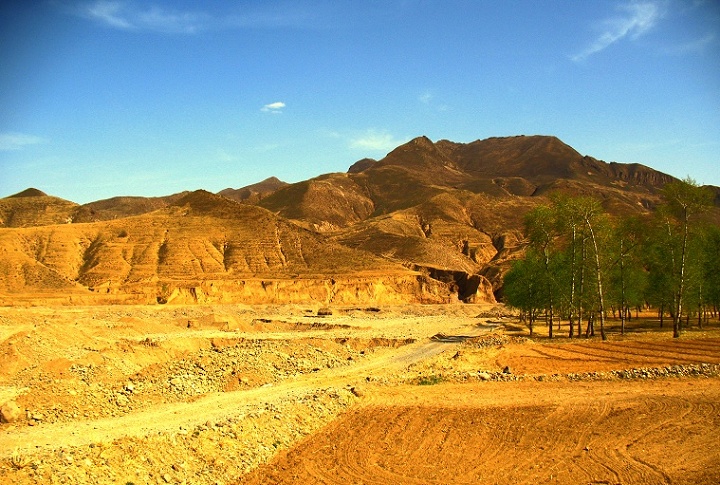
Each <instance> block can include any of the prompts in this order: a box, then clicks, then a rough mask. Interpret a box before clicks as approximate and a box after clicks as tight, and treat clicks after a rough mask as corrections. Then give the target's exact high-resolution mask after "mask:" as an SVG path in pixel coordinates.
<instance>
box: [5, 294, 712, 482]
mask: <svg viewBox="0 0 720 485" xmlns="http://www.w3.org/2000/svg"><path fill="white" fill-rule="evenodd" d="M502 312H503V310H502V308H499V307H498V308H493V307H490V306H481V305H446V306H420V305H418V306H407V307H383V308H333V309H332V315H327V316H321V315H319V314H318V308H317V307H303V306H262V307H257V306H256V307H250V306H241V305H216V306H197V305H196V306H171V305H166V306H161V305H155V306H107V307H97V306H95V307H32V308H17V307H15V308H0V406H2V405H5V406H4V408H3V409H8V406H9V405H16V406H17V408H19V410H20V416H19V418H18V419H17V421H16V422H13V423H5V424H0V483H14V484H30V483H67V484H75V483H77V484H85V483H88V484H89V483H93V484H105V483H112V484H121V485H128V484H130V483H132V484H138V485H139V484H141V483H159V484H164V483H186V484H196V483H197V484H206V483H207V484H217V483H219V484H226V483H228V484H229V483H233V484H235V483H248V484H250V483H253V484H255V483H328V484H330V483H333V484H334V483H342V484H352V483H357V484H370V483H373V484H427V483H438V484H446V483H492V484H494V483H498V484H511V483H512V484H516V483H517V484H520V483H527V484H530V483H560V484H578V483H580V484H583V483H590V484H601V483H602V484H619V483H622V484H631V483H632V484H635V483H647V484H656V483H673V484H705V483H707V484H717V483H720V447H718V443H720V377H719V374H720V325H718V322H717V321H713V322H710V323H709V324H708V325H706V326H705V329H703V330H698V329H692V330H689V331H687V332H686V333H685V334H684V335H683V337H682V338H681V339H675V340H673V339H672V338H671V333H670V332H669V330H668V329H667V328H666V329H663V330H660V329H658V328H657V322H654V321H637V320H636V321H634V322H631V323H630V326H629V329H628V332H627V334H626V335H624V336H621V335H619V334H618V333H617V331H616V329H615V328H611V329H610V332H609V334H610V340H609V341H607V342H602V341H600V340H599V338H591V339H589V340H586V339H584V338H583V339H573V340H572V341H569V340H568V339H567V338H565V337H564V335H565V332H566V330H565V329H563V331H562V334H563V337H560V338H557V339H554V340H553V341H549V340H548V339H547V338H546V337H544V336H542V335H540V336H537V337H535V338H534V339H532V340H531V339H528V338H527V334H526V332H525V331H524V329H523V328H522V327H521V326H519V325H518V324H517V323H516V322H514V320H513V319H512V318H510V317H507V316H505V317H502V316H501V313H502ZM612 324H613V323H612V322H611V325H612Z"/></svg>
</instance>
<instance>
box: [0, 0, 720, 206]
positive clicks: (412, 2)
mask: <svg viewBox="0 0 720 485" xmlns="http://www.w3.org/2000/svg"><path fill="white" fill-rule="evenodd" d="M719 4H720V2H717V1H715V0H707V1H693V0H636V1H631V0H620V1H612V0H603V1H600V0H587V1H585V0H582V1H581V0H577V1H576V0H573V1H567V0H549V1H529V0H527V1H523V0H508V1H494V0H493V1H490V0H475V1H471V0H435V1H423V0H383V1H379V0H378V1H372V0H367V1H360V0H357V1H349V0H312V1H310V0H297V1H274V0H262V1H261V0H245V1H243V0H239V1H221V0H215V1H205V2H193V1H165V0H158V1H135V0H112V1H111V0H91V1H72V0H52V1H45V2H4V3H3V4H2V6H0V66H2V68H0V197H4V196H7V195H11V194H13V193H16V192H19V191H21V190H23V189H25V188H27V187H31V186H32V187H36V188H39V189H41V190H43V191H45V192H47V193H49V194H52V195H56V196H58V197H62V198H65V199H69V200H73V201H75V202H79V203H85V202H90V201H93V200H99V199H104V198H108V197H112V196H116V195H144V196H160V195H168V194H172V193H176V192H179V191H182V190H194V189H198V188H204V189H207V190H210V191H213V192H216V191H219V190H222V189H224V188H226V187H233V188H238V187H242V186H244V185H248V184H251V183H255V182H258V181H260V180H262V179H265V178H267V177H270V176H277V177H279V178H280V179H282V180H285V181H288V182H296V181H299V180H304V179H307V178H310V177H313V176H316V175H320V174H322V173H327V172H340V171H345V170H346V169H347V167H349V166H350V165H351V164H352V163H353V162H355V161H356V160H358V159H360V158H364V157H373V158H377V159H379V158H382V157H383V156H384V155H385V154H386V153H387V152H388V151H390V150H392V149H393V148H394V147H396V146H397V145H399V144H401V143H403V142H405V141H407V140H409V139H411V138H414V137H416V136H420V135H426V136H428V137H430V138H431V139H432V140H439V139H449V140H452V141H457V142H470V141H473V140H476V139H482V138H487V137H491V136H511V135H518V134H544V135H555V136H558V137H559V138H560V139H561V140H563V141H564V142H565V143H567V144H569V145H571V146H572V147H574V148H575V149H576V150H578V151H579V152H580V153H582V154H583V155H591V156H594V157H596V158H599V159H602V160H606V161H618V162H626V163H630V162H637V163H642V164H645V165H648V166H651V167H653V168H656V169H658V170H661V171H663V172H666V173H670V174H671V175H674V176H677V177H685V176H690V177H692V178H694V179H696V180H697V181H698V182H700V183H703V184H713V185H718V186H720V169H719V168H720V5H719Z"/></svg>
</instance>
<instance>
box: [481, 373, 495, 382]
mask: <svg viewBox="0 0 720 485" xmlns="http://www.w3.org/2000/svg"><path fill="white" fill-rule="evenodd" d="M478 379H480V380H481V381H489V380H491V379H492V376H491V375H490V374H488V373H487V372H478Z"/></svg>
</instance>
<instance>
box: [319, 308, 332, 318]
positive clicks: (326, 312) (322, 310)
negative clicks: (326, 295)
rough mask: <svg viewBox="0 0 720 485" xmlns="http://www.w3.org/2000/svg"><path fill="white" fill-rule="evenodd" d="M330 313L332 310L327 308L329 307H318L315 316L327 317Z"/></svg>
mask: <svg viewBox="0 0 720 485" xmlns="http://www.w3.org/2000/svg"><path fill="white" fill-rule="evenodd" d="M332 314H333V312H332V310H331V309H329V308H327V307H324V308H320V309H319V310H318V311H317V316H318V317H329V316H330V315H332Z"/></svg>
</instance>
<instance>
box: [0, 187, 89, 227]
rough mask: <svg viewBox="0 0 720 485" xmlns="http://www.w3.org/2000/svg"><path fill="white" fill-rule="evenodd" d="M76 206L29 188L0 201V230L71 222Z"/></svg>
mask: <svg viewBox="0 0 720 485" xmlns="http://www.w3.org/2000/svg"><path fill="white" fill-rule="evenodd" d="M78 207H79V206H78V204H76V203H74V202H70V201H68V200H64V199H60V198H59V197H53V196H50V195H47V194H46V193H45V192H42V191H41V190H38V189H35V188H29V189H26V190H23V191H22V192H19V193H17V194H14V195H11V196H9V197H5V198H3V199H0V228H3V227H25V226H46V225H50V224H63V223H65V222H70V221H71V220H72V217H73V214H74V213H75V211H76V210H77V208H78Z"/></svg>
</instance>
